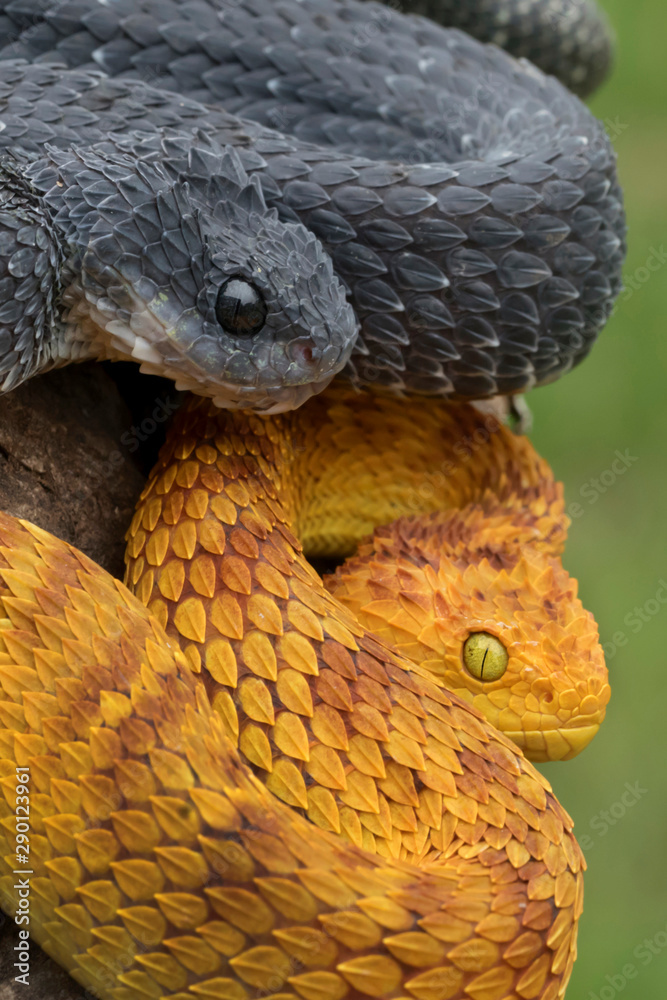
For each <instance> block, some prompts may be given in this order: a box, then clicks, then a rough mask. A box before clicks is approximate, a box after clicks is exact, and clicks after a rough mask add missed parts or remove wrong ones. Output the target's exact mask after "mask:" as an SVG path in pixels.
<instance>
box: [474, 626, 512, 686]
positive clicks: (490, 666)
mask: <svg viewBox="0 0 667 1000" xmlns="http://www.w3.org/2000/svg"><path fill="white" fill-rule="evenodd" d="M508 661H509V656H508V655H507V650H506V649H505V647H504V646H503V644H502V642H501V641H500V639H496V637H495V635H491V634H490V633H489V632H471V633H470V635H469V636H468V638H467V639H466V641H465V642H464V643H463V663H464V665H465V668H466V670H467V671H468V673H469V674H472V676H473V677H476V678H477V680H478V681H497V680H498V678H499V677H502V676H503V674H504V673H505V671H506V670H507V663H508Z"/></svg>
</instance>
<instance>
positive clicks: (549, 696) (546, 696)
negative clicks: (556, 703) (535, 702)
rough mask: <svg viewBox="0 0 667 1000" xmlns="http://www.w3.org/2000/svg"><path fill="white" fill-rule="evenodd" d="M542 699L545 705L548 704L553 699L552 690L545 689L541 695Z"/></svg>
mask: <svg viewBox="0 0 667 1000" xmlns="http://www.w3.org/2000/svg"><path fill="white" fill-rule="evenodd" d="M542 700H543V701H545V702H546V703H547V705H550V704H551V702H552V701H553V700H554V696H553V692H552V691H545V692H544V694H543V695H542Z"/></svg>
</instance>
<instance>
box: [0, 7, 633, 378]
mask: <svg viewBox="0 0 667 1000" xmlns="http://www.w3.org/2000/svg"><path fill="white" fill-rule="evenodd" d="M20 6H21V4H20V3H19V2H18V0H15V2H14V3H12V4H11V5H9V7H7V8H6V11H7V12H9V11H10V10H16V8H17V7H20ZM218 6H219V7H220V8H221V9H223V8H224V16H221V17H218V11H217V10H216V9H215V5H214V4H206V3H203V2H196V3H189V4H188V5H187V6H186V7H181V6H180V5H178V4H175V3H160V4H159V5H157V6H156V5H155V4H150V5H149V4H148V3H143V4H142V3H141V2H140V3H139V4H137V3H132V4H129V3H125V2H123V3H120V4H114V7H113V11H111V10H110V8H107V7H104V8H103V7H100V6H98V5H97V3H95V2H94V0H84V2H77V3H76V4H63V5H60V6H59V7H58V8H56V9H54V10H53V11H52V12H47V14H46V15H45V17H46V21H48V23H49V27H50V28H51V29H52V30H57V31H58V32H59V33H60V35H61V36H62V37H61V40H60V42H59V43H58V45H57V47H56V48H57V52H58V53H59V54H60V55H62V54H63V48H62V43H63V42H64V41H66V40H67V39H70V40H73V39H74V40H76V44H73V45H70V47H69V48H68V50H67V58H68V61H69V62H70V64H73V63H77V62H81V63H85V62H86V60H87V59H89V57H90V52H91V48H90V44H89V42H88V41H87V40H86V37H88V39H90V38H94V39H95V47H94V48H93V50H92V53H93V59H94V60H95V63H97V64H99V65H101V66H102V67H103V68H104V69H105V71H107V72H112V73H118V72H123V73H126V72H133V73H144V72H150V73H155V72H157V73H158V74H159V77H158V80H159V83H160V86H161V87H162V88H166V87H170V88H173V89H175V90H180V89H186V90H188V91H189V92H190V93H194V94H195V95H196V96H202V95H203V96H206V97H207V99H208V101H212V100H223V101H224V104H225V108H226V109H227V110H231V111H234V112H235V113H242V114H243V115H247V116H249V117H253V118H255V119H257V120H258V121H259V122H260V123H265V124H271V123H274V124H275V123H276V122H282V128H283V130H287V129H289V130H290V131H293V132H294V134H295V135H294V137H293V138H290V137H288V136H277V135H275V134H271V133H269V132H268V131H266V130H265V129H262V128H261V127H258V126H257V125H255V124H252V123H250V122H248V121H244V122H242V123H239V122H238V121H235V120H234V119H233V118H230V117H229V116H228V115H225V114H224V113H223V112H216V111H214V110H213V109H210V108H209V109H207V110H206V111H204V109H202V108H197V106H196V105H194V104H191V105H189V106H187V105H183V106H181V105H180V102H178V101H176V100H173V99H171V103H170V97H169V94H164V93H162V94H159V95H158V94H156V93H155V92H154V91H146V90H141V88H140V87H139V86H138V85H137V84H128V85H127V89H126V90H125V92H122V90H119V89H118V83H119V81H117V82H116V84H115V86H116V91H115V93H114V92H109V99H108V100H106V101H105V100H102V102H101V103H100V102H99V92H100V90H102V91H103V90H104V87H112V84H111V83H110V82H106V83H105V84H104V85H100V86H98V87H93V88H92V89H87V90H86V92H85V93H84V94H83V95H82V96H81V97H80V98H78V99H77V97H76V96H75V97H74V102H78V107H79V110H80V109H81V106H82V105H84V106H85V104H86V102H92V103H91V110H93V109H94V113H96V114H97V115H99V122H86V121H84V122H78V123H77V128H76V129H73V128H70V131H69V133H68V138H69V139H70V141H76V142H81V141H82V140H84V139H85V137H86V133H87V132H88V133H89V134H90V141H95V140H94V139H93V134H95V135H96V138H98V137H99V136H100V135H102V134H103V133H104V131H105V129H108V130H109V131H111V130H113V131H114V134H116V135H118V133H119V132H121V131H122V130H123V129H127V127H128V126H131V127H132V128H142V129H143V128H146V127H147V125H150V127H169V126H171V127H178V125H179V122H180V125H181V127H182V126H183V125H184V124H190V125H191V124H192V123H193V121H194V120H195V119H197V124H199V125H200V127H202V128H203V129H204V130H205V131H207V132H209V133H210V134H211V135H213V136H215V138H216V140H217V141H218V142H220V143H223V144H224V143H225V142H232V143H234V144H235V145H236V146H237V149H238V150H239V153H240V155H241V158H242V160H244V165H245V167H246V169H247V170H248V171H249V172H253V171H255V170H257V171H258V172H259V176H260V180H261V183H262V188H263V191H264V196H265V198H266V201H267V204H269V205H275V206H276V207H277V208H278V210H279V212H280V215H281V217H282V218H283V219H284V220H287V221H300V222H303V223H305V225H306V226H307V227H308V228H309V229H310V230H311V231H312V232H313V233H314V234H315V235H316V236H317V237H319V239H320V240H321V241H322V242H323V244H324V246H325V247H326V248H327V249H328V251H329V252H330V254H331V257H332V259H333V263H334V267H335V270H336V273H337V274H338V276H339V277H340V278H342V279H343V280H344V281H345V282H346V284H347V286H348V288H349V289H350V292H351V301H352V303H353V305H354V307H355V310H356V312H357V315H358V316H359V318H360V319H361V321H362V337H363V339H360V340H359V342H358V343H357V346H356V349H355V352H354V354H353V357H352V359H351V362H350V364H349V366H348V369H347V374H348V375H349V376H350V377H352V378H354V379H356V380H357V381H359V382H362V383H366V382H375V383H380V384H383V385H386V386H389V387H391V388H393V389H406V390H409V391H421V392H436V393H448V394H452V395H459V396H467V397H470V396H484V395H489V394H492V393H495V392H508V391H516V390H520V389H523V388H526V387H528V386H530V385H531V384H534V383H536V382H538V383H539V382H544V381H548V380H551V379H553V378H555V377H557V376H558V375H559V374H560V373H562V372H563V371H566V370H567V369H568V368H569V367H571V365H572V364H574V363H576V362H577V361H578V360H580V359H581V358H582V357H583V356H585V354H586V353H587V352H588V350H589V349H590V346H591V344H592V342H593V340H594V339H595V336H596V335H597V333H598V331H599V329H600V328H601V326H602V325H603V324H604V321H605V319H606V316H607V315H608V313H609V311H610V309H611V305H612V303H613V298H614V296H615V294H616V293H617V291H618V289H619V287H620V265H621V262H622V257H623V239H624V221H623V213H622V205H621V199H620V192H619V189H618V184H617V182H616V178H615V172H614V157H613V153H612V152H611V149H610V145H609V143H608V141H607V139H606V136H605V135H604V133H603V131H602V129H601V126H599V125H598V124H597V123H595V122H594V120H593V119H592V117H591V116H590V115H589V113H588V112H587V111H586V109H584V108H583V106H582V105H580V104H579V102H578V101H576V100H575V99H574V98H573V97H572V96H571V95H569V94H568V93H567V92H566V91H565V90H564V89H563V88H562V87H560V86H559V84H558V83H556V81H553V80H547V79H545V78H544V77H542V76H541V74H538V73H536V72H535V71H534V70H532V69H530V68H528V67H520V66H517V64H516V63H514V62H513V61H512V60H511V59H509V58H508V57H507V56H506V55H504V54H503V53H500V52H498V51H497V50H495V49H488V48H483V47H481V46H479V45H478V44H477V43H475V42H473V41H472V40H470V39H468V38H466V37H465V36H462V35H461V34H460V33H458V32H451V31H444V30H443V29H439V28H436V27H434V26H432V25H425V24H424V22H423V21H420V20H419V19H406V18H402V17H401V16H400V15H396V14H394V13H393V12H389V11H387V9H386V8H381V7H379V6H378V5H375V4H370V3H369V4H365V5H363V6H362V5H359V4H355V3H342V4H340V3H338V4H337V3H335V2H334V0H322V2H319V0H306V2H304V3H299V4H296V3H289V2H286V3H282V4H281V5H280V8H279V9H278V8H276V7H275V5H273V4H271V3H269V2H268V0H266V2H265V0H245V3H244V4H243V5H242V6H240V7H239V6H238V5H226V4H224V3H220V4H219V5H218ZM10 16H15V15H13V14H11V15H10ZM114 18H115V24H114ZM369 23H372V24H373V26H374V28H375V29H376V31H375V36H374V37H373V39H372V40H370V41H366V40H364V44H362V45H358V44H356V41H357V39H358V37H359V35H358V32H359V30H360V29H363V27H364V26H368V24H369ZM397 27H399V28H400V29H401V30H400V31H397V30H396V28H397ZM355 32H356V34H355ZM362 40H363V39H362ZM20 44H22V43H21V42H20V43H19V45H20ZM29 44H31V45H34V44H35V43H34V42H33V40H32V37H31V38H30V39H29ZM77 45H80V47H79V49H77ZM425 46H426V47H425ZM13 51H15V49H13V48H12V47H11V46H10V47H8V48H7V49H5V50H4V52H3V53H1V54H0V55H5V56H8V55H10V54H11V53H12V52H13ZM349 51H353V52H355V53H357V54H358V57H359V58H358V59H357V61H356V62H354V63H352V62H351V60H350V59H349V58H347V55H346V53H347V52H349ZM26 54H29V55H30V57H31V58H34V57H35V53H34V52H31V53H26ZM40 57H41V58H43V57H44V51H43V50H42V52H41V56H40ZM216 61H223V62H224V65H222V66H219V65H217V64H216ZM65 77H66V74H65V75H63V81H64V80H65ZM78 80H79V85H80V84H81V83H82V82H83V75H82V74H81V73H79V77H78ZM444 84H447V86H448V88H449V89H448V90H445V89H443V85H444ZM57 86H58V84H57V83H55V84H52V86H51V89H54V88H57ZM65 86H67V84H65ZM86 86H87V87H88V88H90V81H89V80H88V82H87V83H86ZM10 89H11V84H10ZM11 92H12V93H13V94H14V95H17V94H18V95H21V96H22V95H23V93H24V92H25V91H24V89H23V88H22V87H21V86H14V87H13V89H11ZM146 102H148V103H146ZM28 103H29V102H28ZM151 105H152V106H151ZM65 106H66V107H67V115H66V116H65V121H60V122H58V124H57V127H56V128H53V127H52V128H51V131H52V132H54V133H60V134H59V135H58V138H61V137H62V138H65V136H64V130H63V127H65V128H68V127H69V126H68V125H67V117H68V116H69V115H70V113H74V114H75V113H76V107H72V106H71V103H69V104H67V103H66V105H65ZM30 107H34V111H32V112H31V111H30ZM31 113H32V114H33V116H34V117H33V118H30V114H31ZM20 114H21V117H20V121H19V122H18V123H17V124H16V125H15V126H14V133H13V137H14V138H15V139H16V140H18V142H20V143H22V144H25V145H26V146H27V145H29V144H30V139H31V138H32V134H33V131H34V126H33V123H34V122H36V120H37V118H38V115H37V108H36V105H34V103H33V105H32V106H29V108H28V110H27V111H26V109H25V108H22V109H21V112H20ZM508 114H509V115H510V119H511V121H510V125H511V127H510V128H508V127H507V115H508ZM29 123H30V124H29ZM35 127H36V126H35ZM48 127H49V124H48V123H46V122H43V121H42V122H41V125H40V126H39V128H41V134H40V141H42V142H43V141H44V139H43V138H42V136H43V135H44V133H45V131H46V130H47V129H48ZM74 132H75V133H76V134H77V138H76V139H74V138H72V133H74ZM4 138H5V137H4V135H3V134H0V142H2V141H3V140H4ZM9 138H10V134H7V139H9ZM313 140H314V141H316V142H318V143H319V144H320V148H313V147H312V146H309V145H308V141H313ZM5 141H6V140H5ZM51 141H53V140H51ZM118 141H119V142H120V143H121V145H122V144H123V141H124V140H123V139H122V138H121V137H120V136H118ZM329 141H333V142H335V143H336V144H337V146H338V148H337V149H332V148H328V147H326V146H325V145H324V144H325V143H327V142H329ZM125 145H126V146H127V142H125ZM130 146H131V140H130ZM504 147H506V148H504ZM128 148H129V147H128ZM249 151H252V157H254V162H251V163H249V162H247V154H248V152H249ZM130 152H131V155H136V152H135V151H134V150H131V149H130ZM388 155H391V156H394V157H400V156H401V155H402V156H404V157H405V158H406V159H409V161H410V162H411V163H412V164H413V166H408V165H406V164H401V163H382V162H380V163H371V162H369V161H368V160H365V159H362V158H361V156H364V157H369V156H373V158H380V159H381V158H382V157H384V156H388ZM244 157H245V159H244ZM434 157H435V158H438V157H439V158H442V159H448V160H449V161H450V162H449V163H446V164H444V163H442V162H439V163H432V164H428V163H427V162H424V161H425V160H428V159H429V158H430V159H433V158H434ZM485 157H488V158H491V159H492V160H493V162H485Z"/></svg>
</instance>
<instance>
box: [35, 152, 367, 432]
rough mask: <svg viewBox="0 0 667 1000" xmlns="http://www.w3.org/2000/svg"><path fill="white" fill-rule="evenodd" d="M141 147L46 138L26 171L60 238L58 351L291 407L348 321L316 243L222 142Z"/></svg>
mask: <svg viewBox="0 0 667 1000" xmlns="http://www.w3.org/2000/svg"><path fill="white" fill-rule="evenodd" d="M154 145H155V143H153V146H154ZM135 148H136V147H135ZM141 150H142V156H132V155H128V153H127V152H119V151H118V148H117V147H115V148H112V149H111V150H110V149H109V148H108V145H107V144H105V145H103V146H98V147H92V148H89V149H87V150H83V151H79V150H77V151H76V152H73V151H71V152H70V151H68V152H66V153H62V152H59V151H57V150H49V156H50V160H51V163H50V169H47V170H45V169H44V165H43V161H42V167H41V170H40V171H35V170H34V169H33V171H32V172H33V175H34V176H33V183H36V184H37V186H38V187H42V190H43V192H44V193H43V198H44V200H45V201H46V202H47V205H48V206H49V208H50V210H51V214H52V217H54V220H55V223H56V225H57V226H59V227H61V228H64V229H65V236H66V240H67V243H68V245H69V246H70V247H72V248H73V251H72V256H71V260H70V264H69V265H68V267H69V271H70V276H69V279H68V281H67V282H66V284H67V290H66V292H65V295H64V302H65V304H66V306H67V310H66V313H65V335H64V337H65V346H64V349H62V350H63V351H64V353H66V352H67V351H68V350H69V349H70V348H71V347H72V346H73V347H74V349H73V351H72V353H74V354H75V353H76V351H77V350H78V351H79V353H82V352H83V351H84V349H85V348H86V347H87V346H89V347H91V350H90V353H91V354H92V355H93V356H97V357H110V358H123V359H130V358H131V359H133V360H136V361H139V362H140V364H141V366H142V370H144V371H149V372H151V373H153V374H158V375H163V376H166V377H168V378H172V379H173V380H174V381H175V383H176V386H177V388H179V389H188V390H191V391H193V392H195V393H197V394H198V395H204V396H209V397H211V398H213V400H214V401H215V403H216V404H217V405H218V406H221V407H225V408H239V407H244V408H245V407H247V408H249V409H254V410H258V411H262V412H268V413H270V412H280V411H282V410H288V409H292V408H294V407H296V406H299V405H300V404H301V403H302V402H304V400H306V399H307V398H308V397H309V396H311V395H312V394H314V393H316V392H319V391H320V390H321V389H323V388H324V387H325V386H326V385H327V384H328V382H329V381H330V380H331V378H332V377H333V376H334V375H335V374H336V373H337V372H338V371H340V370H341V368H343V366H344V365H345V363H346V362H347V360H348V358H349V356H350V353H351V351H352V347H353V345H354V341H355V339H356V336H357V331H358V323H357V320H356V317H355V315H354V312H353V310H352V307H351V306H350V305H349V304H348V302H347V301H346V298H345V290H344V288H343V286H342V284H341V283H340V281H339V280H338V279H337V278H336V276H335V275H334V272H333V268H332V265H331V262H330V260H329V257H328V255H327V254H326V253H325V251H324V249H323V248H322V246H321V244H320V243H319V241H318V240H317V239H316V237H314V236H313V235H312V234H311V233H309V232H308V230H306V229H305V227H303V226H302V225H300V224H294V223H285V222H282V221H281V220H280V219H279V218H278V215H277V212H276V211H275V209H268V208H267V206H266V204H265V201H264V198H263V195H262V192H261V188H260V186H259V183H258V178H256V177H255V178H252V179H251V180H249V179H248V176H247V175H246V173H245V171H244V169H243V167H242V165H241V162H240V160H239V157H238V155H237V153H236V152H235V151H233V150H232V149H231V148H225V149H223V148H221V147H215V146H214V145H213V144H212V143H211V142H210V141H209V142H207V143H205V144H204V145H203V146H202V147H201V148H197V146H196V145H195V146H193V145H192V137H190V148H189V151H188V153H187V155H186V159H185V161H184V160H183V145H182V142H181V144H180V145H177V146H175V145H174V142H172V143H171V145H170V144H169V142H167V143H165V142H164V140H161V145H160V148H159V149H156V148H154V149H153V150H152V151H151V149H150V146H149V149H148V150H146V149H145V148H144V147H143V146H142V147H141ZM175 153H176V154H177V155H175ZM54 175H56V177H57V179H56V180H55V182H54V183H53V184H49V183H48V182H49V180H53V179H54ZM47 185H48V186H47ZM54 211H55V216H54V215H53V213H54ZM81 343H83V347H82V346H80V345H81Z"/></svg>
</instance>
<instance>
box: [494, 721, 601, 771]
mask: <svg viewBox="0 0 667 1000" xmlns="http://www.w3.org/2000/svg"><path fill="white" fill-rule="evenodd" d="M600 721H602V720H600ZM599 728H600V723H599V722H596V723H593V724H591V725H588V726H575V727H572V728H571V729H546V730H544V729H534V730H517V731H514V732H513V731H510V730H506V731H505V736H507V738H508V739H510V740H512V742H513V743H516V745H517V746H518V747H519V748H520V749H521V750H523V752H524V754H525V755H526V757H527V758H528V760H531V761H533V763H536V764H543V763H547V762H548V761H554V760H572V758H573V757H576V756H577V755H578V754H580V753H581V751H582V750H584V749H585V748H586V747H587V746H588V744H589V743H590V742H591V740H592V739H593V737H594V736H595V734H596V733H597V731H598V729H599Z"/></svg>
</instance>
